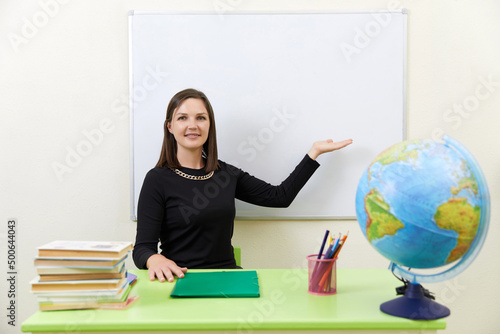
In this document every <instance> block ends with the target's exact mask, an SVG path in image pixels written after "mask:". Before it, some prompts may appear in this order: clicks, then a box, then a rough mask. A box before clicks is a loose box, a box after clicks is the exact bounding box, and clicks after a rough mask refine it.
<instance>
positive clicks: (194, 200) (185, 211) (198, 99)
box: [133, 89, 352, 282]
mask: <svg viewBox="0 0 500 334" xmlns="http://www.w3.org/2000/svg"><path fill="white" fill-rule="evenodd" d="M351 143H352V140H350V139H349V140H344V141H341V142H333V141H332V140H331V139H328V140H324V141H318V142H315V143H314V144H313V145H312V147H311V149H310V151H309V152H308V153H307V154H306V155H305V156H304V158H303V159H302V161H301V162H300V163H299V164H298V165H297V166H296V168H295V170H294V171H293V172H292V173H291V174H290V175H289V176H288V177H287V178H286V179H285V180H284V181H283V182H282V183H281V184H280V185H278V186H273V185H270V184H268V183H266V182H264V181H262V180H260V179H257V178H255V177H253V176H251V175H250V174H248V173H246V172H244V171H242V170H241V169H239V168H236V167H234V166H232V165H229V164H226V163H225V162H223V161H221V160H218V157H217V142H216V131H215V120H214V113H213V110H212V106H211V105H210V102H209V100H208V99H207V97H206V96H205V94H203V93H202V92H200V91H197V90H194V89H186V90H183V91H181V92H179V93H177V94H176V95H175V96H174V97H173V98H172V99H171V101H170V103H169V105H168V107H167V117H166V120H165V123H164V139H163V146H162V149H161V153H160V159H159V161H158V163H157V164H156V167H155V168H153V169H152V170H150V171H149V172H148V173H147V175H146V177H145V179H144V184H143V186H142V189H141V193H140V196H139V203H138V209H137V235H136V242H135V247H134V251H133V259H134V262H135V264H136V266H137V267H138V268H140V269H146V268H147V269H148V272H149V278H150V279H151V280H154V279H155V278H156V277H157V278H158V279H159V280H160V281H162V282H163V281H165V279H167V280H168V281H170V282H171V281H173V279H174V275H176V276H178V277H183V276H184V273H185V272H186V271H187V268H207V269H208V268H217V269H224V268H225V269H230V268H238V267H237V266H236V263H235V260H234V253H233V247H232V245H231V237H232V235H233V225H234V218H235V213H236V212H235V198H237V199H240V200H242V201H245V202H249V203H252V204H256V205H262V206H268V207H287V206H289V205H290V203H291V202H292V201H293V199H294V198H295V196H296V195H297V193H298V192H299V191H300V189H301V188H302V187H303V186H304V184H305V183H306V182H307V181H308V180H309V178H310V177H311V175H312V174H313V173H314V171H315V170H316V169H317V168H318V167H319V164H318V163H317V162H316V160H315V159H316V158H317V157H318V156H319V155H320V154H323V153H325V152H331V151H334V150H338V149H341V148H343V147H345V146H347V145H349V144H351ZM158 241H160V248H161V252H160V253H158Z"/></svg>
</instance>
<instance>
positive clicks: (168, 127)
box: [166, 122, 172, 133]
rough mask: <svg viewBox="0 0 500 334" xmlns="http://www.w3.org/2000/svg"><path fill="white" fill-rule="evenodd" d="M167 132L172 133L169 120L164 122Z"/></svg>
mask: <svg viewBox="0 0 500 334" xmlns="http://www.w3.org/2000/svg"><path fill="white" fill-rule="evenodd" d="M166 125H167V130H168V132H170V133H172V124H171V123H170V122H166Z"/></svg>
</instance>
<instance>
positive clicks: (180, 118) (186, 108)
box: [167, 98, 210, 151]
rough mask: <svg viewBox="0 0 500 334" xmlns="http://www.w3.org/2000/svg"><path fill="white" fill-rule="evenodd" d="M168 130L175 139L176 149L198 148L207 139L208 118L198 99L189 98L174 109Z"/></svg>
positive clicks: (203, 105)
mask: <svg viewBox="0 0 500 334" xmlns="http://www.w3.org/2000/svg"><path fill="white" fill-rule="evenodd" d="M167 127H168V130H169V131H170V133H172V134H173V135H174V137H175V140H176V141H177V150H182V149H186V150H190V151H193V150H199V149H201V148H202V147H203V144H205V142H206V141H207V138H208V130H209V128H210V119H209V116H208V111H207V109H206V108H205V104H204V103H203V101H202V100H200V99H195V98H189V99H187V100H185V101H184V102H182V103H181V105H180V106H178V107H177V109H175V111H174V115H173V116H172V121H171V122H169V123H168V124H167Z"/></svg>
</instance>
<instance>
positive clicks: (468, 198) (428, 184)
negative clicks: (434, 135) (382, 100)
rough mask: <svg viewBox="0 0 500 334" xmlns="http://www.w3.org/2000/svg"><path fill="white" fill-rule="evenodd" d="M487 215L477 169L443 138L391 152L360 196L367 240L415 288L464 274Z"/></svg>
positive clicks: (375, 165) (368, 176)
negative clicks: (422, 284) (421, 284)
mask: <svg viewBox="0 0 500 334" xmlns="http://www.w3.org/2000/svg"><path fill="white" fill-rule="evenodd" d="M489 212H490V200H489V191H488V187H487V184H486V182H485V179H484V175H483V173H482V171H481V169H480V167H479V165H478V163H477V162H476V160H475V159H474V157H473V156H472V154H471V153H470V152H469V151H468V150H467V149H466V148H465V147H464V146H463V145H462V144H460V143H459V142H458V141H457V140H455V139H453V138H451V137H449V136H446V135H445V136H443V138H442V141H435V140H408V141H404V142H401V143H398V144H396V145H393V146H391V147H390V148H388V149H387V150H385V151H384V152H382V153H380V154H379V155H378V156H377V157H376V158H375V159H374V160H373V162H372V163H371V164H370V165H369V166H368V168H367V169H366V171H365V172H364V173H363V175H362V176H361V179H360V181H359V184H358V188H357V192H356V215H357V218H358V223H359V226H360V227H361V230H362V232H363V234H364V236H365V237H366V239H367V240H368V242H369V243H370V245H371V246H373V248H375V250H376V251H378V252H379V253H380V254H381V255H382V256H384V257H385V258H387V259H388V260H390V261H391V264H390V269H391V270H392V271H393V272H394V273H395V274H396V275H398V276H400V277H402V278H403V279H404V280H407V281H408V282H409V283H412V284H413V285H419V284H420V283H425V282H431V283H434V282H439V281H443V280H446V279H449V278H451V277H453V276H455V275H457V274H459V273H460V272H462V271H463V270H465V268H466V267H467V266H468V265H469V264H470V263H471V262H472V261H473V260H474V258H475V257H476V255H477V254H478V252H479V250H480V248H481V247H482V244H483V242H484V239H485V238H486V233H487V230H488V225H489ZM431 268H432V269H433V270H432V271H429V272H428V273H426V271H427V269H431ZM436 268H437V269H436ZM415 269H419V270H418V272H417V271H415ZM422 271H423V272H424V273H422ZM436 271H437V272H436ZM398 307H399V306H398ZM448 314H449V312H448Z"/></svg>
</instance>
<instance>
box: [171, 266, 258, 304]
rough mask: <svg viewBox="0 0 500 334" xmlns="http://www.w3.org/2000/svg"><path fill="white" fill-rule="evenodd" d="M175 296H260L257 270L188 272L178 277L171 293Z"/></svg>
mask: <svg viewBox="0 0 500 334" xmlns="http://www.w3.org/2000/svg"><path fill="white" fill-rule="evenodd" d="M170 296H171V297H175V298H196V297H197V298H200V297H209V298H217V297H222V298H247V297H260V292H259V279H258V278H257V272H256V271H255V270H235V271H213V272H212V271H209V272H195V273H190V272H187V273H186V274H185V275H184V278H180V279H179V278H178V279H177V282H176V283H175V286H174V289H173V290H172V293H171V294H170Z"/></svg>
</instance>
